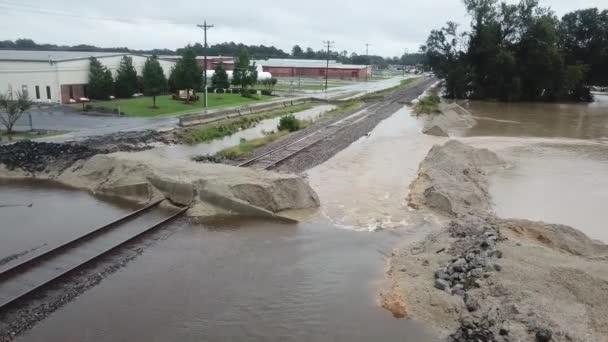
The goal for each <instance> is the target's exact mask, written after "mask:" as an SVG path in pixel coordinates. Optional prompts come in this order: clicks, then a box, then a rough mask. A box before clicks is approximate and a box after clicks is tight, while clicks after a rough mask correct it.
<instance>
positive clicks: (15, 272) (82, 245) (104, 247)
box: [0, 201, 187, 309]
mask: <svg viewBox="0 0 608 342" xmlns="http://www.w3.org/2000/svg"><path fill="white" fill-rule="evenodd" d="M161 202H162V201H157V202H154V203H152V204H150V205H147V206H146V207H144V208H142V209H139V210H137V211H135V212H133V213H130V214H128V215H126V216H124V217H122V218H120V219H118V220H116V221H114V222H111V223H109V224H107V225H105V226H103V227H100V228H97V229H95V230H93V231H91V232H89V233H87V234H84V235H82V236H80V237H78V238H76V239H74V240H71V241H69V242H66V243H64V244H62V245H60V246H57V247H55V248H53V249H50V250H48V251H46V252H43V253H41V254H38V255H35V256H32V257H30V258H28V259H26V260H23V261H21V262H19V263H17V264H13V265H11V264H8V265H10V266H7V267H5V268H3V269H0V309H3V308H5V307H7V306H9V305H10V304H12V303H14V302H16V301H17V300H19V299H21V298H23V297H25V296H26V295H28V294H30V293H32V292H34V291H36V290H38V289H40V288H42V287H44V286H45V285H47V284H49V283H51V282H53V281H56V280H57V279H59V278H61V277H63V276H65V275H66V274H68V273H70V272H72V271H75V270H77V269H79V268H81V267H83V266H85V265H87V264H89V263H91V262H93V261H95V260H98V259H99V258H101V257H102V256H105V255H107V254H108V253H110V252H112V251H114V250H116V249H118V248H119V247H121V246H123V245H125V244H126V243H129V242H131V241H133V240H134V239H136V238H137V237H139V236H141V235H143V234H145V233H147V232H150V231H152V230H154V229H156V228H158V227H160V226H161V225H163V224H165V223H167V222H169V221H171V220H173V219H175V218H177V217H178V216H180V215H181V214H183V213H184V212H185V211H186V210H187V208H180V209H178V210H173V211H169V210H164V209H161V208H157V207H158V206H159V204H160V203H161Z"/></svg>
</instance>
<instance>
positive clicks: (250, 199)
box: [0, 145, 319, 219]
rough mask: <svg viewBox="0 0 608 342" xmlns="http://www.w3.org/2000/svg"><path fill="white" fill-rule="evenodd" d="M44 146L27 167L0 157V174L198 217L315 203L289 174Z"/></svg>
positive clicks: (260, 213) (258, 213)
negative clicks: (168, 206) (53, 151)
mask: <svg viewBox="0 0 608 342" xmlns="http://www.w3.org/2000/svg"><path fill="white" fill-rule="evenodd" d="M38 146H41V145H38ZM44 146H45V147H44V148H42V147H40V148H37V149H35V150H30V151H28V152H27V153H28V154H29V157H28V158H29V159H27V158H26V159H27V160H29V161H31V162H33V163H34V164H35V165H40V167H35V168H32V167H29V164H28V162H27V160H25V159H24V161H21V162H19V163H13V164H9V163H5V162H4V160H0V177H2V178H41V179H51V180H54V181H58V182H60V183H62V184H65V185H68V186H72V187H76V188H81V189H85V190H89V191H92V192H94V193H102V194H106V195H112V196H118V197H121V198H125V199H129V200H133V201H136V202H141V203H146V202H150V201H153V200H155V199H161V198H166V199H168V200H170V201H171V202H172V203H174V204H178V205H182V206H189V207H190V208H191V209H190V210H189V211H188V214H189V215H190V216H193V217H196V218H200V219H203V218H211V217H217V216H232V215H240V216H252V217H263V218H282V217H280V216H278V215H277V214H276V213H278V212H281V211H284V210H289V209H304V208H314V207H317V206H318V205H319V199H318V197H317V194H316V193H315V192H314V190H312V188H311V187H310V186H309V185H308V184H307V183H306V182H305V181H304V180H303V179H302V178H300V177H298V176H294V175H288V174H278V173H274V172H268V171H256V170H252V169H246V168H238V167H234V166H228V165H220V164H198V163H195V162H191V161H186V160H172V161H171V162H170V163H167V161H166V160H165V159H161V158H154V157H149V156H145V155H142V154H140V153H124V152H119V153H112V154H97V155H94V156H93V157H90V158H88V157H89V156H90V154H91V153H94V152H93V151H91V150H90V149H83V150H82V151H80V150H78V151H80V152H81V153H76V154H73V153H69V152H70V151H72V148H73V147H65V146H67V145H57V146H63V147H56V148H57V149H58V151H59V152H60V153H59V154H58V155H57V156H54V155H53V156H52V157H49V156H48V155H45V156H43V157H39V156H38V154H39V153H45V152H48V151H49V148H48V146H46V145H44ZM66 148H67V150H65V149H66ZM64 150H65V151H64ZM87 158H88V159H87ZM75 159H78V160H75ZM40 160H42V161H40ZM45 163H46V164H45ZM59 166H61V167H59Z"/></svg>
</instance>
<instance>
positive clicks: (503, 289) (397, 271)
mask: <svg viewBox="0 0 608 342" xmlns="http://www.w3.org/2000/svg"><path fill="white" fill-rule="evenodd" d="M500 165H502V161H501V160H500V159H499V158H498V157H497V156H496V155H495V154H494V153H492V152H490V151H488V150H482V149H475V148H472V147H470V146H467V145H464V144H461V143H458V142H456V141H449V142H448V143H446V144H445V145H443V146H435V147H434V148H433V149H432V150H431V151H430V152H429V155H428V156H427V158H426V159H425V160H424V161H423V162H422V163H421V165H420V170H419V175H418V178H417V179H416V180H415V181H414V182H413V183H412V185H411V187H410V195H409V202H410V205H411V206H413V207H416V208H418V209H421V210H427V211H430V212H433V213H435V214H437V215H440V216H442V217H446V218H449V219H450V224H449V225H448V227H447V228H446V229H444V230H443V231H440V232H438V233H433V234H432V235H430V236H428V237H427V238H426V239H425V240H424V241H422V242H420V243H418V244H416V245H413V246H412V245H410V246H403V247H400V248H397V249H395V251H394V252H393V254H392V258H391V261H390V267H389V271H388V275H389V279H390V281H391V286H390V291H388V292H387V293H385V294H383V298H387V300H383V303H388V304H390V305H387V304H385V307H387V308H388V309H389V310H391V309H392V310H397V311H396V314H398V315H400V316H403V315H405V316H407V317H410V318H413V319H417V320H421V321H424V322H427V323H428V324H430V325H431V326H432V328H433V330H435V331H436V332H437V336H438V340H444V341H445V340H448V341H474V340H482V341H541V340H543V341H605V337H606V336H608V320H606V317H608V246H607V245H605V244H602V243H600V242H597V241H594V240H591V239H590V238H588V237H587V236H585V235H584V234H583V233H581V232H580V231H578V230H576V229H574V228H571V227H567V226H563V225H554V224H546V223H540V222H531V221H527V220H515V219H501V218H497V217H495V216H494V215H493V213H492V207H491V197H490V195H489V194H488V182H487V180H486V174H487V172H489V171H490V170H491V169H492V168H494V167H497V166H498V167H499V166H500ZM395 299H399V301H400V302H399V303H397V304H396V303H395Z"/></svg>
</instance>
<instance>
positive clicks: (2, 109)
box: [0, 90, 32, 135]
mask: <svg viewBox="0 0 608 342" xmlns="http://www.w3.org/2000/svg"><path fill="white" fill-rule="evenodd" d="M31 106H32V101H31V100H30V99H29V97H28V95H27V94H26V93H23V92H19V91H18V92H17V97H16V98H15V96H14V94H13V91H12V90H9V91H8V92H7V93H6V94H0V122H2V125H4V127H6V132H7V134H9V135H10V134H12V133H13V127H14V126H15V123H16V122H17V120H19V118H20V117H21V115H23V113H24V112H25V111H26V110H28V109H30V107H31Z"/></svg>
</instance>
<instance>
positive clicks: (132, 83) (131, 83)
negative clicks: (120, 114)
mask: <svg viewBox="0 0 608 342" xmlns="http://www.w3.org/2000/svg"><path fill="white" fill-rule="evenodd" d="M136 89H137V71H135V67H133V58H131V57H129V56H123V57H122V59H121V60H120V66H119V67H118V71H117V72H116V83H115V92H116V96H118V97H124V98H128V97H131V96H133V94H134V93H135V91H136Z"/></svg>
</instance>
